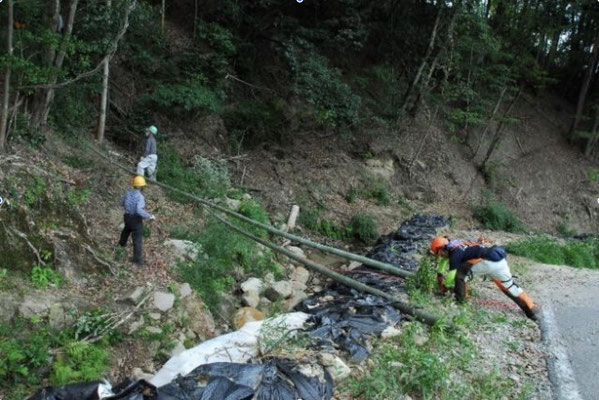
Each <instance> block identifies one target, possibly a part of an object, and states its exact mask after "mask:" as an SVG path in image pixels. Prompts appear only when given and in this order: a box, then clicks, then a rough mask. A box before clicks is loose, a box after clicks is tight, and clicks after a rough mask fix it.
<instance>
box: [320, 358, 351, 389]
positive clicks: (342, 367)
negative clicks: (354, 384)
mask: <svg viewBox="0 0 599 400" xmlns="http://www.w3.org/2000/svg"><path fill="white" fill-rule="evenodd" d="M319 358H320V362H321V363H322V365H324V366H325V367H326V368H327V371H329V373H330V374H331V376H332V377H333V380H334V381H335V382H339V381H342V380H343V379H345V378H347V377H348V376H349V375H350V374H351V368H349V367H348V366H347V364H345V363H344V362H343V361H342V360H341V359H340V358H339V357H337V356H336V355H334V354H329V353H321V354H320V356H319Z"/></svg>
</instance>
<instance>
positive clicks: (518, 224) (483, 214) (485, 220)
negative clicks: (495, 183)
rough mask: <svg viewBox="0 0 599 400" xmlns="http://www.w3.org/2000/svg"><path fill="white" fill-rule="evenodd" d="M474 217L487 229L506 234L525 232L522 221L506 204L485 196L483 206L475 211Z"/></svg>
mask: <svg viewBox="0 0 599 400" xmlns="http://www.w3.org/2000/svg"><path fill="white" fill-rule="evenodd" d="M474 217H475V218H476V219H478V220H479V221H480V223H482V224H483V226H484V227H485V228H487V229H491V230H495V231H506V232H524V231H525V227H524V224H523V223H522V221H520V219H519V218H518V217H517V216H516V215H515V214H514V213H513V212H512V211H511V210H510V209H508V208H507V207H506V206H505V205H504V204H502V203H499V202H497V201H496V200H494V199H493V198H492V197H491V196H488V195H487V196H485V198H484V200H483V204H481V205H480V206H479V207H477V208H475V210H474Z"/></svg>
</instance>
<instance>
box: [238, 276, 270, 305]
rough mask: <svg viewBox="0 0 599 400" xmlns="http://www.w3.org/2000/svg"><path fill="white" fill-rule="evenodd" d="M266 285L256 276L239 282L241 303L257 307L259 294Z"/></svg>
mask: <svg viewBox="0 0 599 400" xmlns="http://www.w3.org/2000/svg"><path fill="white" fill-rule="evenodd" d="M265 287H266V285H265V284H264V282H262V280H260V279H258V278H250V279H248V280H246V281H245V282H243V283H242V284H241V290H242V292H243V296H242V299H243V303H244V304H245V305H247V306H249V307H254V308H256V307H258V304H259V303H260V295H261V294H262V292H263V291H264V288H265Z"/></svg>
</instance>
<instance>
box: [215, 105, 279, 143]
mask: <svg viewBox="0 0 599 400" xmlns="http://www.w3.org/2000/svg"><path fill="white" fill-rule="evenodd" d="M284 108H285V103H283V101H282V100H279V99H275V100H270V101H266V100H246V101H242V102H240V103H238V104H237V105H236V106H235V107H234V108H232V109H230V110H229V111H227V112H226V114H225V118H224V120H225V125H226V127H227V130H228V131H229V132H231V134H230V135H231V136H230V141H231V145H232V146H233V147H234V148H236V149H237V150H240V149H241V148H242V147H244V146H246V147H252V146H255V145H258V144H260V143H263V142H268V141H275V142H278V143H284V142H285V141H286V140H287V138H288V137H287V136H286V134H285V133H286V132H287V131H288V125H289V122H288V121H287V118H286V117H285V114H284V112H283V111H284Z"/></svg>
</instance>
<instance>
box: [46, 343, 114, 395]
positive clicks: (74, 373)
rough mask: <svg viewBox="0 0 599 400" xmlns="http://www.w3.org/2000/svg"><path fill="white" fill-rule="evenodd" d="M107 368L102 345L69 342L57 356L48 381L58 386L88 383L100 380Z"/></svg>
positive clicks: (106, 359) (106, 356) (106, 355)
mask: <svg viewBox="0 0 599 400" xmlns="http://www.w3.org/2000/svg"><path fill="white" fill-rule="evenodd" d="M107 367H108V354H107V352H106V350H105V349H104V347H103V346H102V345H100V344H87V343H82V342H71V343H68V344H67V345H66V346H65V351H64V353H59V354H58V355H57V357H56V362H55V363H54V365H53V366H52V374H51V376H50V381H51V382H52V383H53V384H55V385H59V386H62V385H65V384H67V383H71V382H89V381H93V380H97V379H100V378H102V376H103V374H104V372H106V369H107Z"/></svg>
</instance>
